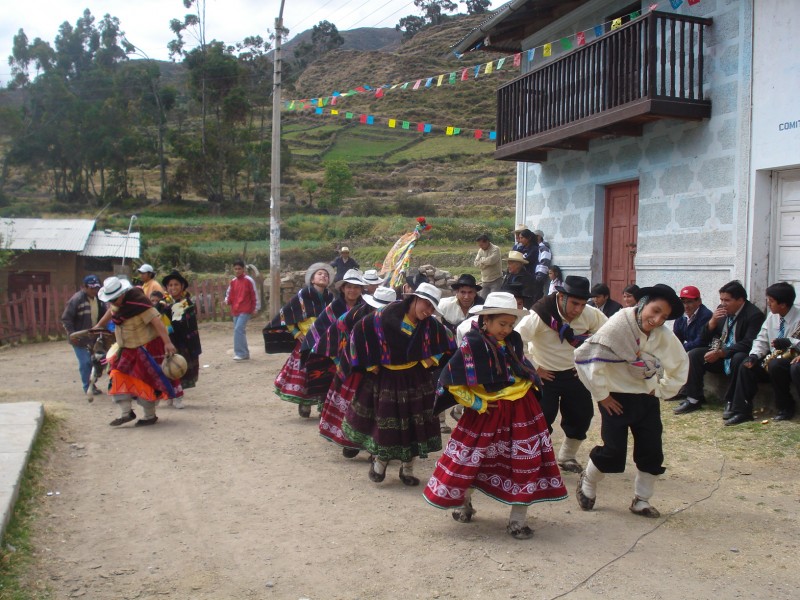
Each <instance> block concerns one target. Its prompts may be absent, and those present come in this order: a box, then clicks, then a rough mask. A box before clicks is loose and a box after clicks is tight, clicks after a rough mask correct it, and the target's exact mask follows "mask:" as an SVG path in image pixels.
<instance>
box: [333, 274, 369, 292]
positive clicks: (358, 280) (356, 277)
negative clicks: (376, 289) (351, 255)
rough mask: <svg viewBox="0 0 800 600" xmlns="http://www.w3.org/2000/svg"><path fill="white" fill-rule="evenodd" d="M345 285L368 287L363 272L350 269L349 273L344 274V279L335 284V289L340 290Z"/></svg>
mask: <svg viewBox="0 0 800 600" xmlns="http://www.w3.org/2000/svg"><path fill="white" fill-rule="evenodd" d="M345 283H352V284H353V285H360V286H361V287H364V286H366V285H367V282H366V281H364V277H363V276H362V274H361V271H359V270H358V269H348V270H347V273H345V274H344V277H342V278H341V279H340V280H339V281H337V282H336V283H334V284H333V287H335V288H336V289H337V290H340V289H342V286H343V285H344V284H345Z"/></svg>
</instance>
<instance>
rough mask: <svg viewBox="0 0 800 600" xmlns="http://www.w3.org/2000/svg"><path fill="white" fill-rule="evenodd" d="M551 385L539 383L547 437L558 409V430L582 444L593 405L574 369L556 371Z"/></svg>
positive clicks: (550, 382)
mask: <svg viewBox="0 0 800 600" xmlns="http://www.w3.org/2000/svg"><path fill="white" fill-rule="evenodd" d="M553 374H554V375H555V379H554V380H553V381H544V380H543V381H542V401H541V405H542V412H543V413H544V418H545V420H546V421H547V427H548V428H549V429H550V433H553V423H554V422H555V420H556V417H557V416H558V410H559V408H561V429H563V430H564V435H566V436H567V437H568V438H572V439H574V440H585V439H586V432H587V431H589V425H591V424H592V417H593V416H594V404H592V395H591V394H590V393H589V390H587V389H586V388H585V387H584V385H583V384H582V383H581V380H580V379H578V375H577V374H576V373H575V370H574V369H570V370H569V371H555V372H554V373H553Z"/></svg>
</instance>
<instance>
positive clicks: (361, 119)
mask: <svg viewBox="0 0 800 600" xmlns="http://www.w3.org/2000/svg"><path fill="white" fill-rule="evenodd" d="M358 122H359V123H361V124H362V125H366V124H367V115H361V116H360V117H358Z"/></svg>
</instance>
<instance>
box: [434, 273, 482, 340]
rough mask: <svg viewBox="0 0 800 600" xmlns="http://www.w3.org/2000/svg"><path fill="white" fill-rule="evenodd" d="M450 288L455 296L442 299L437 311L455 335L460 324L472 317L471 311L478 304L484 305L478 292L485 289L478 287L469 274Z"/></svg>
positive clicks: (465, 274) (462, 276) (464, 275)
mask: <svg viewBox="0 0 800 600" xmlns="http://www.w3.org/2000/svg"><path fill="white" fill-rule="evenodd" d="M450 288H451V289H452V290H453V291H454V292H455V296H451V297H450V298H442V299H441V300H440V301H439V306H438V308H437V310H438V311H439V314H441V315H442V323H443V324H444V325H445V327H447V328H448V329H449V330H450V331H452V332H453V333H455V331H456V327H458V324H459V323H461V321H463V320H464V319H468V318H469V317H470V316H472V315H470V313H469V309H470V308H472V307H473V306H475V305H476V304H483V298H481V297H480V296H478V292H480V291H481V289H483V288H482V287H481V286H480V285H478V282H477V281H476V280H475V277H473V276H472V275H469V274H468V273H464V274H463V275H461V277H459V278H458V280H456V282H455V283H452V284H450Z"/></svg>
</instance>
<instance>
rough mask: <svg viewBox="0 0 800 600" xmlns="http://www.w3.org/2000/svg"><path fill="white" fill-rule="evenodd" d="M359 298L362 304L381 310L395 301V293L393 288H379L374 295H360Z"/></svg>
mask: <svg viewBox="0 0 800 600" xmlns="http://www.w3.org/2000/svg"><path fill="white" fill-rule="evenodd" d="M361 297H362V298H363V299H364V302H366V303H367V304H369V305H370V306H373V307H375V308H383V307H384V306H386V305H387V304H391V303H392V302H394V301H395V300H397V292H395V291H394V288H390V287H379V288H378V289H376V290H375V293H374V294H362V295H361Z"/></svg>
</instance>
